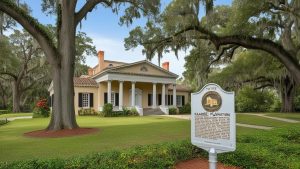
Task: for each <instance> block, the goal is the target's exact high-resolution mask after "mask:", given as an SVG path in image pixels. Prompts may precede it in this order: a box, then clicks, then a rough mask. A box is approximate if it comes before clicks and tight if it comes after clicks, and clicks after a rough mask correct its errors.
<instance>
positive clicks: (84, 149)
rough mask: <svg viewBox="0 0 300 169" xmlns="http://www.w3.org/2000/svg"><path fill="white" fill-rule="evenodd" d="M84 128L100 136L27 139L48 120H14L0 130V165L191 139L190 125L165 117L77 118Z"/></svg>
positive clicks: (183, 121) (187, 122) (44, 125)
mask: <svg viewBox="0 0 300 169" xmlns="http://www.w3.org/2000/svg"><path fill="white" fill-rule="evenodd" d="M77 121H78V124H79V125H80V126H81V127H95V128H99V129H100V132H98V133H96V134H93V135H83V136H76V137H66V138H47V139H46V138H28V137H24V136H23V133H25V132H29V131H33V130H39V129H43V128H45V127H46V126H47V124H48V122H49V119H24V120H15V121H12V122H10V123H8V124H6V125H4V126H1V127H0V133H1V135H0V145H1V146H0V152H1V153H0V159H1V160H0V161H13V160H22V159H32V158H56V157H70V156H76V155H86V154H89V153H92V152H103V151H107V150H110V149H123V148H128V147H131V146H133V145H145V144H154V143H160V142H166V141H173V140H181V139H186V138H189V135H190V123H189V121H186V120H178V119H172V118H162V117H122V118H100V117H78V118H77Z"/></svg>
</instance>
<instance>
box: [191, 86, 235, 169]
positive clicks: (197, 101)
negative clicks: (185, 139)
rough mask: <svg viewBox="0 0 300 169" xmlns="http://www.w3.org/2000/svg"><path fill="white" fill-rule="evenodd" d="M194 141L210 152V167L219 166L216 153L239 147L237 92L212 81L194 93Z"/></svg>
mask: <svg viewBox="0 0 300 169" xmlns="http://www.w3.org/2000/svg"><path fill="white" fill-rule="evenodd" d="M191 107H192V114H191V141H192V144H193V145H195V146H197V147H200V148H202V149H204V150H206V151H208V152H209V168H210V169H216V168H217V153H223V152H230V151H234V150H235V148H236V117H235V111H234V93H233V92H226V91H224V90H223V89H222V88H221V87H220V86H219V85H217V84H214V83H210V84H207V85H205V86H204V87H203V88H202V89H201V90H200V91H199V92H197V93H192V94H191Z"/></svg>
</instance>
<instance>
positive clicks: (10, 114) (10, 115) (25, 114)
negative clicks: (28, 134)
mask: <svg viewBox="0 0 300 169" xmlns="http://www.w3.org/2000/svg"><path fill="white" fill-rule="evenodd" d="M32 114H33V113H8V114H1V115H0V118H10V117H22V116H32Z"/></svg>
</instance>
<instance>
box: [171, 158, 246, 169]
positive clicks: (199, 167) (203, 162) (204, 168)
mask: <svg viewBox="0 0 300 169" xmlns="http://www.w3.org/2000/svg"><path fill="white" fill-rule="evenodd" d="M208 167H209V165H208V160H207V159H202V158H196V159H192V160H187V161H183V162H180V163H178V164H176V166H175V169H208ZM217 168H218V169H241V168H240V167H234V166H225V165H224V164H222V163H218V166H217Z"/></svg>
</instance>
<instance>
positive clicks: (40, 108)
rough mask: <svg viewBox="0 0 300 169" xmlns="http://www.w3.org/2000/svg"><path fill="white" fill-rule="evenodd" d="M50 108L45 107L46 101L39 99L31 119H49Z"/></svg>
mask: <svg viewBox="0 0 300 169" xmlns="http://www.w3.org/2000/svg"><path fill="white" fill-rule="evenodd" d="M49 115H50V108H49V107H48V105H47V99H41V100H39V101H38V102H37V103H36V106H35V108H34V109H33V115H32V117H33V118H40V117H49Z"/></svg>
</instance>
